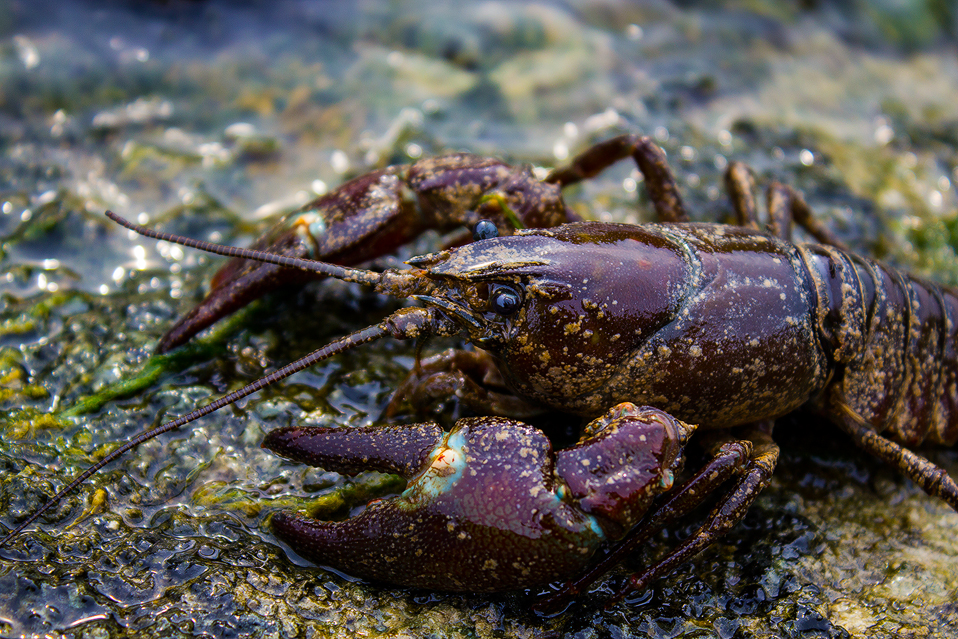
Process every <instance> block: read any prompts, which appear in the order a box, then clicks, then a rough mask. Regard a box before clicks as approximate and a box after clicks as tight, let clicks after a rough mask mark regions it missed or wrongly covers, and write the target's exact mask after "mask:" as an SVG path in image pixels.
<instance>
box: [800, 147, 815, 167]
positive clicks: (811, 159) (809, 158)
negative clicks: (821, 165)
mask: <svg viewBox="0 0 958 639" xmlns="http://www.w3.org/2000/svg"><path fill="white" fill-rule="evenodd" d="M798 161H799V162H801V163H802V164H804V165H805V166H811V165H813V164H815V154H814V153H812V152H811V151H809V150H808V149H802V150H801V152H800V153H799V154H798Z"/></svg>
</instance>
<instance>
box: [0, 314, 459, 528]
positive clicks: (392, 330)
mask: <svg viewBox="0 0 958 639" xmlns="http://www.w3.org/2000/svg"><path fill="white" fill-rule="evenodd" d="M430 332H435V333H439V334H443V332H444V324H443V322H442V321H441V318H437V316H436V315H435V314H434V312H432V311H430V310H428V309H424V308H404V309H400V310H399V311H396V312H395V313H393V314H392V315H390V316H389V317H387V318H386V319H384V320H383V321H382V322H380V323H379V324H376V325H374V326H367V327H366V328H364V329H362V330H359V331H356V332H355V333H350V334H349V335H346V336H345V337H341V338H340V339H338V340H336V341H335V342H332V343H331V344H327V345H326V346H323V347H322V348H319V349H317V350H315V351H313V352H312V353H310V354H308V355H306V356H304V357H301V358H299V359H298V360H296V361H295V362H292V363H291V364H287V365H286V366H284V367H282V368H280V369H279V370H276V371H273V372H272V373H270V374H269V375H266V376H264V377H261V378H259V379H258V380H256V381H255V382H252V383H250V384H247V385H246V386H244V387H243V388H241V389H239V390H237V391H234V392H232V393H230V394H228V395H224V396H223V397H220V398H219V399H217V400H214V401H212V402H210V403H209V404H207V405H206V406H203V407H202V408H198V409H196V410H194V411H191V412H189V413H187V414H186V415H183V416H182V417H179V418H177V419H174V420H172V421H169V422H166V423H165V424H163V425H162V426H158V427H156V428H154V429H152V430H148V431H145V432H143V433H140V434H139V435H137V436H136V437H134V438H133V439H131V440H129V441H128V442H126V443H124V444H123V445H122V446H120V447H119V448H117V449H116V450H114V451H112V452H110V453H109V454H108V455H107V456H106V457H104V458H103V459H101V460H100V461H98V462H96V463H95V464H93V465H92V466H90V467H89V468H87V469H86V470H84V471H83V472H82V473H80V474H79V475H78V476H77V477H76V478H75V479H74V480H73V481H71V482H70V483H69V484H67V486H66V487H65V488H62V489H61V490H60V491H58V492H57V493H56V494H55V495H54V496H53V497H51V498H50V499H49V500H48V501H47V502H46V503H44V504H43V505H42V506H40V508H39V509H38V510H37V511H36V512H34V513H33V514H32V515H30V516H29V517H27V519H26V520H25V521H24V522H23V523H21V524H20V525H19V526H17V527H16V528H14V529H13V530H12V531H11V532H10V533H8V534H7V535H6V537H4V538H3V539H0V547H3V546H6V545H7V544H8V543H10V541H12V540H13V539H14V538H15V537H16V536H17V535H19V534H20V533H21V532H23V530H24V529H25V528H26V527H27V526H29V525H30V524H32V523H33V522H34V521H36V520H37V518H39V517H40V516H41V515H42V514H43V513H45V512H46V511H48V510H49V509H50V508H52V507H53V506H55V505H56V504H57V503H58V502H59V501H60V500H61V499H63V497H65V496H66V495H68V494H70V493H71V492H73V490H75V489H76V488H77V486H79V485H80V484H82V483H83V482H85V481H86V480H87V479H89V478H90V477H91V476H92V475H93V474H94V473H96V472H97V471H98V470H100V469H101V468H103V467H104V466H106V465H107V464H109V463H110V462H112V461H114V460H116V459H118V458H119V457H121V456H122V455H123V454H124V453H127V452H129V451H130V450H133V449H134V448H136V447H137V446H139V445H140V444H142V443H143V442H146V441H149V440H151V439H153V438H154V437H156V436H158V435H162V434H163V433H166V432H169V431H171V430H176V429H177V428H180V427H181V426H184V425H186V424H189V423H190V422H192V421H195V420H197V419H199V418H200V417H203V416H204V415H208V414H210V413H212V412H214V411H217V410H219V409H220V408H223V407H224V406H229V405H230V404H233V403H235V402H237V401H239V400H241V399H243V398H244V397H247V396H248V395H252V394H253V393H255V392H256V391H258V390H261V389H262V388H265V387H266V386H269V385H270V384H272V383H274V382H278V381H280V380H282V379H285V378H287V377H289V376H290V375H293V374H294V373H298V372H299V371H301V370H304V369H306V368H308V367H310V366H312V365H313V364H315V363H317V362H320V361H322V360H324V359H327V358H329V357H332V356H333V355H338V354H339V353H342V352H343V351H347V350H349V349H351V348H353V347H356V346H359V345H360V344H366V343H368V342H372V341H374V340H377V339H379V338H381V337H385V336H387V335H388V336H391V337H395V338H398V339H408V338H411V337H422V336H423V335H424V334H429V333H430Z"/></svg>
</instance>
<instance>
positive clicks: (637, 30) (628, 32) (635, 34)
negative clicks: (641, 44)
mask: <svg viewBox="0 0 958 639" xmlns="http://www.w3.org/2000/svg"><path fill="white" fill-rule="evenodd" d="M625 37H627V38H628V39H629V40H641V39H642V27H640V26H639V25H637V24H630V25H629V26H627V27H626V28H625Z"/></svg>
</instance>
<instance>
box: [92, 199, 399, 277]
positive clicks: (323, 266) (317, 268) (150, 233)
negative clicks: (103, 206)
mask: <svg viewBox="0 0 958 639" xmlns="http://www.w3.org/2000/svg"><path fill="white" fill-rule="evenodd" d="M106 216H107V217H108V218H110V219H111V220H113V221H114V222H116V223H117V224H119V225H120V226H122V227H123V228H126V229H129V230H131V231H133V232H134V233H138V234H139V235H142V236H143V237H148V238H151V239H154V240H162V241H164V242H171V243H173V244H179V245H181V246H186V247H188V248H195V249H198V250H200V251H205V252H206V253H213V254H215V255H223V256H226V257H240V258H243V259H247V260H256V261H257V262H266V263H268V264H275V265H277V266H285V267H287V268H295V269H299V270H301V271H307V272H309V273H317V274H319V275H328V276H329V277H335V278H336V279H339V280H343V281H345V282H355V283H357V284H369V285H372V286H376V285H377V284H379V283H380V281H381V279H382V275H381V274H380V273H376V272H375V271H367V270H363V269H361V268H348V267H345V266H339V265H337V264H330V263H328V262H320V261H319V260H308V259H303V258H298V257H289V256H287V255H277V254H275V253H268V252H266V251H257V250H253V249H246V248H240V247H238V246H226V245H223V244H214V243H213V242H204V241H203V240H194V239H193V238H189V237H183V236H182V235H175V234H173V233H164V232H162V231H156V230H154V229H151V228H147V227H145V226H141V225H140V224H134V223H133V222H131V221H129V220H127V219H126V218H124V217H121V216H119V215H117V214H116V213H114V212H113V211H106Z"/></svg>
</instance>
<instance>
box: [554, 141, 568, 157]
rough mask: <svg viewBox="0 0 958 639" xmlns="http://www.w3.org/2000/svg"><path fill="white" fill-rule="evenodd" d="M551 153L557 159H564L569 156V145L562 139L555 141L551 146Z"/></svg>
mask: <svg viewBox="0 0 958 639" xmlns="http://www.w3.org/2000/svg"><path fill="white" fill-rule="evenodd" d="M552 155H554V156H555V158H556V159H557V160H560V161H561V160H565V159H566V158H568V157H569V146H568V145H567V144H566V143H565V142H562V141H559V142H556V143H555V145H554V146H553V147H552Z"/></svg>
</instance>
